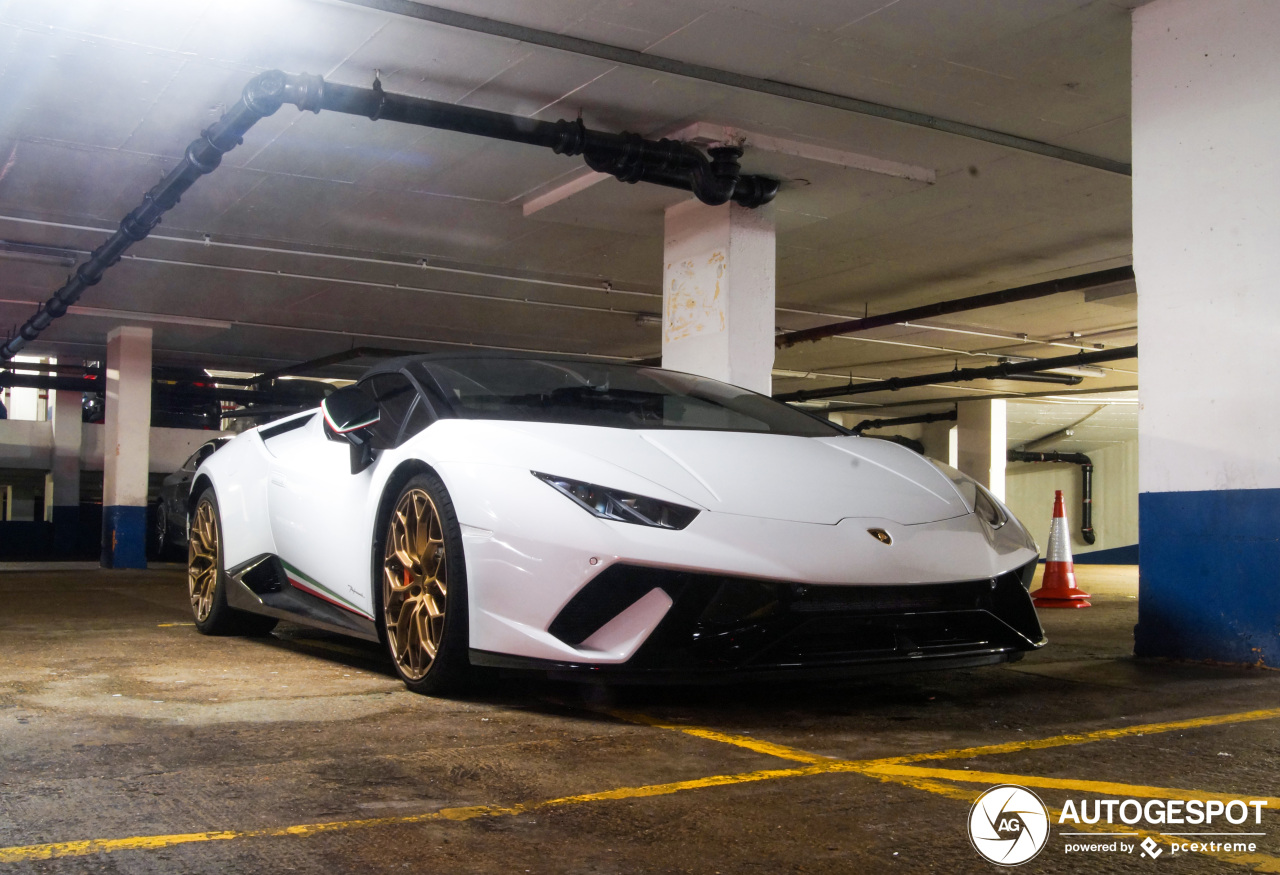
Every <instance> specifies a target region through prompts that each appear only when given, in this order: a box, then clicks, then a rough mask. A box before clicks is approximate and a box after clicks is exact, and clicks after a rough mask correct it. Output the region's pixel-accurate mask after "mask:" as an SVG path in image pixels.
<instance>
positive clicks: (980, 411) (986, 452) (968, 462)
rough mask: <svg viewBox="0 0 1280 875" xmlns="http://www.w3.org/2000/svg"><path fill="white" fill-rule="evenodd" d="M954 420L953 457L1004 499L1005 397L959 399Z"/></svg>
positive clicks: (992, 491)
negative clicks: (954, 447)
mask: <svg viewBox="0 0 1280 875" xmlns="http://www.w3.org/2000/svg"><path fill="white" fill-rule="evenodd" d="M957 406H958V408H959V412H958V419H957V420H956V460H957V462H958V463H959V464H957V465H956V466H955V467H957V468H959V469H960V471H961V472H962V473H965V474H968V475H969V476H970V477H972V478H973V479H974V480H977V481H978V482H979V483H981V484H982V485H983V486H985V487H987V489H989V490H991V494H992V495H994V496H995V497H996V498H998V499H1000V500H1001V501H1003V500H1004V463H1005V454H1006V447H1005V432H1006V426H1005V416H1006V411H1005V401H1004V399H996V400H993V401H961V402H960V404H959V405H957Z"/></svg>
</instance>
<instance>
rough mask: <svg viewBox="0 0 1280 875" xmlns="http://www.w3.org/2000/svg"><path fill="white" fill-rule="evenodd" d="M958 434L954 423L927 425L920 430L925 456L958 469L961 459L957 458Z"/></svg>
mask: <svg viewBox="0 0 1280 875" xmlns="http://www.w3.org/2000/svg"><path fill="white" fill-rule="evenodd" d="M956 433H957V428H956V424H955V423H954V422H927V423H925V425H924V427H923V428H922V429H920V443H922V444H924V454H925V455H926V456H928V457H929V458H931V459H937V460H938V461H939V462H946V463H947V464H948V465H950V466H951V467H952V468H957V467H958V463H959V459H957V458H956V450H957V448H958V446H959V444H958V442H957V437H956Z"/></svg>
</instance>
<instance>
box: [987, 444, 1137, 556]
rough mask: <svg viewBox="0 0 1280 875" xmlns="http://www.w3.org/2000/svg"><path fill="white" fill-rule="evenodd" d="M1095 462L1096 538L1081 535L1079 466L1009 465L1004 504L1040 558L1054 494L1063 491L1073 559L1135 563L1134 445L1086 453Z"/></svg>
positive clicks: (1045, 543) (1135, 451) (1081, 487)
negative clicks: (1033, 541)
mask: <svg viewBox="0 0 1280 875" xmlns="http://www.w3.org/2000/svg"><path fill="white" fill-rule="evenodd" d="M1087 455H1088V456H1089V458H1091V459H1093V528H1094V531H1095V532H1096V533H1097V540H1095V541H1094V543H1093V544H1086V543H1085V542H1084V539H1083V538H1081V537H1080V525H1081V520H1080V502H1081V499H1082V497H1083V496H1082V490H1083V483H1082V478H1081V475H1080V466H1079V465H1069V464H1066V463H1060V462H1010V463H1009V467H1008V468H1007V469H1005V503H1006V504H1007V505H1009V509H1010V510H1011V511H1013V513H1014V515H1015V516H1017V517H1018V519H1020V520H1021V521H1022V523H1023V525H1025V526H1026V527H1027V529H1028V530H1030V532H1031V534H1032V535H1033V536H1034V537H1035V539H1036V543H1037V544H1039V545H1040V553H1041V555H1043V554H1044V552H1045V550H1046V549H1047V548H1048V546H1049V525H1050V522H1051V521H1052V519H1053V493H1054V492H1055V491H1056V490H1059V489H1061V490H1062V498H1063V500H1064V501H1065V503H1066V511H1067V522H1068V524H1069V525H1068V527H1069V528H1070V530H1071V552H1072V553H1073V554H1074V555H1075V556H1076V557H1077V558H1084V560H1085V561H1086V562H1087V561H1090V556H1091V554H1098V555H1097V557H1096V558H1097V560H1104V561H1109V562H1112V563H1115V564H1132V563H1134V562H1136V561H1137V552H1138V551H1137V544H1138V442H1137V440H1131V441H1124V442H1123V443H1117V444H1113V445H1112V446H1109V447H1106V448H1104V449H1101V450H1096V451H1090V452H1089V453H1087Z"/></svg>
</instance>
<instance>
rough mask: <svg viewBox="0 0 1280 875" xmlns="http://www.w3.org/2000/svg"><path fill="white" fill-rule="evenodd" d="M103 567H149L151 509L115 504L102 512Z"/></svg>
mask: <svg viewBox="0 0 1280 875" xmlns="http://www.w3.org/2000/svg"><path fill="white" fill-rule="evenodd" d="M102 567H103V568H146V567H147V509H146V508H145V507H133V506H130V505H115V506H113V507H104V508H103V509H102Z"/></svg>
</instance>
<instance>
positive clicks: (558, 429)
mask: <svg viewBox="0 0 1280 875" xmlns="http://www.w3.org/2000/svg"><path fill="white" fill-rule="evenodd" d="M189 519H190V539H189V544H190V546H189V583H190V594H191V605H192V609H193V611H194V613H195V619H196V625H197V627H198V628H199V630H200V631H201V632H205V633H209V634H216V633H232V632H240V633H247V634H253V633H257V634H262V633H264V632H266V631H268V630H270V628H271V627H272V626H274V624H275V622H276V620H277V619H281V618H284V619H289V620H293V621H297V622H300V623H305V624H309V625H312V626H317V627H320V628H323V629H327V630H331V631H336V632H341V633H346V634H349V635H354V636H357V637H360V638H365V639H368V640H370V641H379V640H381V641H384V642H385V643H386V645H387V648H388V650H389V651H390V655H391V658H392V661H393V662H394V664H395V667H396V671H397V672H398V673H399V675H400V676H401V677H402V678H403V679H404V682H405V683H406V684H407V685H408V686H409V688H410V689H412V690H415V691H417V692H438V691H443V690H446V689H449V688H456V687H457V686H458V685H459V684H461V683H463V682H464V681H465V678H466V676H467V674H468V673H469V671H470V669H471V667H472V666H496V667H502V668H508V669H536V670H540V671H542V672H546V673H550V674H552V675H567V676H575V675H576V676H579V677H581V676H596V677H600V678H606V679H613V680H619V681H621V680H630V681H636V680H639V681H656V680H659V679H661V680H665V681H673V680H674V681H681V682H684V681H698V680H705V679H720V678H724V679H741V678H744V677H789V676H793V675H802V674H803V675H819V676H824V675H843V674H850V673H857V672H866V671H876V670H898V669H901V668H904V667H925V666H931V667H957V666H972V665H981V664H987V663H995V662H1000V661H1003V660H1009V659H1015V658H1017V657H1019V656H1021V654H1022V652H1023V651H1026V650H1031V649H1034V648H1036V647H1039V646H1041V645H1042V644H1043V643H1044V634H1043V632H1042V631H1041V628H1040V623H1039V620H1038V619H1037V617H1036V613H1035V609H1034V608H1033V607H1032V604H1031V599H1030V598H1029V596H1028V593H1027V589H1028V586H1029V585H1030V581H1031V575H1032V571H1033V570H1034V568H1035V563H1036V560H1037V558H1038V555H1037V548H1036V546H1035V543H1034V541H1033V540H1032V539H1031V537H1030V536H1029V535H1028V534H1027V532H1026V530H1025V529H1024V528H1023V527H1022V526H1021V525H1020V524H1019V523H1018V521H1017V520H1016V519H1014V518H1013V516H1012V515H1011V514H1010V513H1009V511H1008V510H1007V509H1006V508H1005V507H1004V506H1003V505H1002V504H1001V503H1000V502H999V501H998V500H996V499H995V498H994V497H993V496H992V495H991V494H990V493H988V492H987V491H986V490H985V489H983V488H982V487H981V486H980V485H978V484H977V483H976V482H975V481H973V480H971V479H970V478H968V477H965V476H964V475H963V474H960V473H959V472H957V471H955V470H953V469H951V468H948V467H947V466H945V465H941V464H938V463H935V462H932V461H930V460H928V459H926V458H924V457H923V456H920V455H917V454H916V453H913V452H912V451H910V450H909V449H906V448H904V447H901V446H898V445H897V444H894V443H890V442H888V441H883V440H877V439H874V438H862V437H856V436H853V435H851V434H849V433H847V432H846V431H844V430H843V429H840V428H838V427H837V426H835V425H833V424H831V423H828V422H825V421H822V420H819V419H816V418H814V417H811V416H809V415H807V414H805V413H803V412H801V411H798V410H795V409H793V408H791V407H788V406H786V405H784V404H781V403H779V402H776V401H773V400H772V399H770V398H767V397H764V396H762V395H757V394H754V393H752V392H748V391H746V390H743V389H738V388H736V387H733V386H729V385H726V384H724V383H719V382H716V381H715V380H709V379H705V378H703V377H696V376H692V375H689V374H683V373H677V372H674V371H668V370H662V369H659V368H652V367H639V366H631V365H621V364H609V363H600V362H594V361H582V360H577V359H571V358H558V357H499V356H491V355H439V356H415V357H410V358H402V359H396V360H392V361H387V362H385V363H383V364H382V365H380V366H377V367H375V368H373V369H372V370H371V371H370V372H369V373H368V374H367V375H366V376H365V377H364V378H363V379H362V380H360V381H359V382H358V383H356V384H354V385H351V386H348V387H346V388H343V389H340V390H338V391H336V392H334V393H333V394H332V395H330V396H329V397H328V398H326V399H325V401H324V403H323V404H322V405H321V407H320V409H318V410H312V411H308V412H305V413H301V414H298V415H295V416H291V417H289V418H286V419H282V420H280V421H278V422H275V423H272V424H270V425H265V426H261V427H259V428H256V429H254V430H252V431H248V432H245V433H244V434H242V435H240V436H238V437H236V438H234V439H233V440H231V441H230V442H229V443H227V444H226V445H225V446H224V447H222V448H221V449H220V450H219V451H218V452H216V453H214V454H213V455H211V456H210V457H209V458H208V459H207V460H206V461H205V462H204V463H203V464H201V466H200V468H199V469H198V470H197V472H196V477H195V481H194V483H193V485H192V490H191V498H190V504H189Z"/></svg>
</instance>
